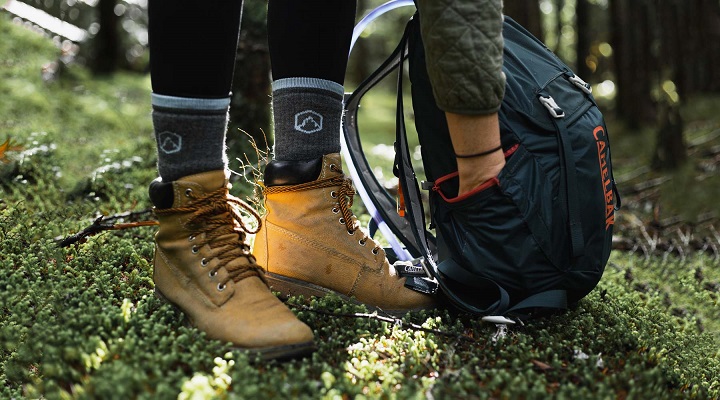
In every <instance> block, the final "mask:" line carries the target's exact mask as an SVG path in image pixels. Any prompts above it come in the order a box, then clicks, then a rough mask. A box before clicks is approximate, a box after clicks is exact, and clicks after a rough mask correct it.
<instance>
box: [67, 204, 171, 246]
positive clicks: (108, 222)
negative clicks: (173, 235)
mask: <svg viewBox="0 0 720 400" xmlns="http://www.w3.org/2000/svg"><path fill="white" fill-rule="evenodd" d="M150 213H152V210H149V209H148V210H144V211H135V212H128V213H124V214H115V215H111V216H108V217H106V216H104V215H101V216H99V217H97V218H96V219H95V220H94V221H93V223H92V224H91V225H90V226H88V227H87V228H85V229H83V230H82V231H80V232H78V233H76V234H74V235H70V236H68V237H66V238H64V239H62V238H55V241H56V242H58V247H68V246H70V245H71V244H75V243H77V242H81V241H84V240H85V239H86V238H87V237H89V236H93V235H97V234H98V233H100V232H104V231H111V230H121V229H130V228H137V227H140V226H154V225H157V224H158V222H157V221H156V220H143V221H134V222H125V223H114V222H115V221H118V220H126V219H127V220H134V219H138V218H140V217H142V216H144V215H147V214H150Z"/></svg>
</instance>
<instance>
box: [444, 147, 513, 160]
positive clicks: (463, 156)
mask: <svg viewBox="0 0 720 400" xmlns="http://www.w3.org/2000/svg"><path fill="white" fill-rule="evenodd" d="M500 149H502V145H500V146H498V147H495V148H494V149H490V150H487V151H483V152H482V153H477V154H468V155H460V154H455V157H457V158H473V157H482V156H486V155H488V154H492V153H494V152H496V151H498V150H500Z"/></svg>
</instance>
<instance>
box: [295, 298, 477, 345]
mask: <svg viewBox="0 0 720 400" xmlns="http://www.w3.org/2000/svg"><path fill="white" fill-rule="evenodd" d="M288 305H289V306H290V307H294V308H299V309H301V310H303V311H310V312H313V313H316V314H322V315H329V316H332V317H340V318H355V319H372V320H375V321H381V322H387V323H391V324H393V325H395V326H398V327H401V328H403V327H408V328H411V329H413V330H416V331H422V332H427V333H432V334H436V335H441V336H448V337H452V338H455V339H458V340H463V341H466V342H470V343H477V340H475V339H474V338H471V337H470V336H466V335H462V334H459V333H452V332H446V331H441V330H437V329H430V328H425V327H423V326H420V325H417V324H413V323H411V322H405V321H403V320H402V319H400V318H396V317H389V316H388V317H385V316H382V315H378V314H377V312H374V313H334V312H332V311H326V310H318V309H315V308H312V307H308V306H306V305H303V304H292V303H288Z"/></svg>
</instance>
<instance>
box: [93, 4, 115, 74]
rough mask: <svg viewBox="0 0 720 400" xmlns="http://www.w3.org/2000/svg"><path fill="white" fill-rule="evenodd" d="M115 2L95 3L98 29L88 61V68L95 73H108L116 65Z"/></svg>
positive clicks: (113, 69)
mask: <svg viewBox="0 0 720 400" xmlns="http://www.w3.org/2000/svg"><path fill="white" fill-rule="evenodd" d="M116 4H117V3H116V0H100V2H99V3H98V5H97V12H98V20H99V23H100V30H99V31H98V33H97V35H96V36H95V38H94V40H93V45H94V50H95V51H94V55H93V57H92V59H91V61H90V63H89V64H90V69H91V70H92V71H93V73H95V74H109V73H112V72H114V71H115V70H116V69H117V67H118V61H119V54H120V36H119V32H118V25H119V22H120V18H119V17H118V16H117V15H115V5H116Z"/></svg>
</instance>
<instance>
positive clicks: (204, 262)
mask: <svg viewBox="0 0 720 400" xmlns="http://www.w3.org/2000/svg"><path fill="white" fill-rule="evenodd" d="M208 264H209V262H208V260H207V258H203V259H202V260H200V265H201V266H203V267H207V265H208Z"/></svg>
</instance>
